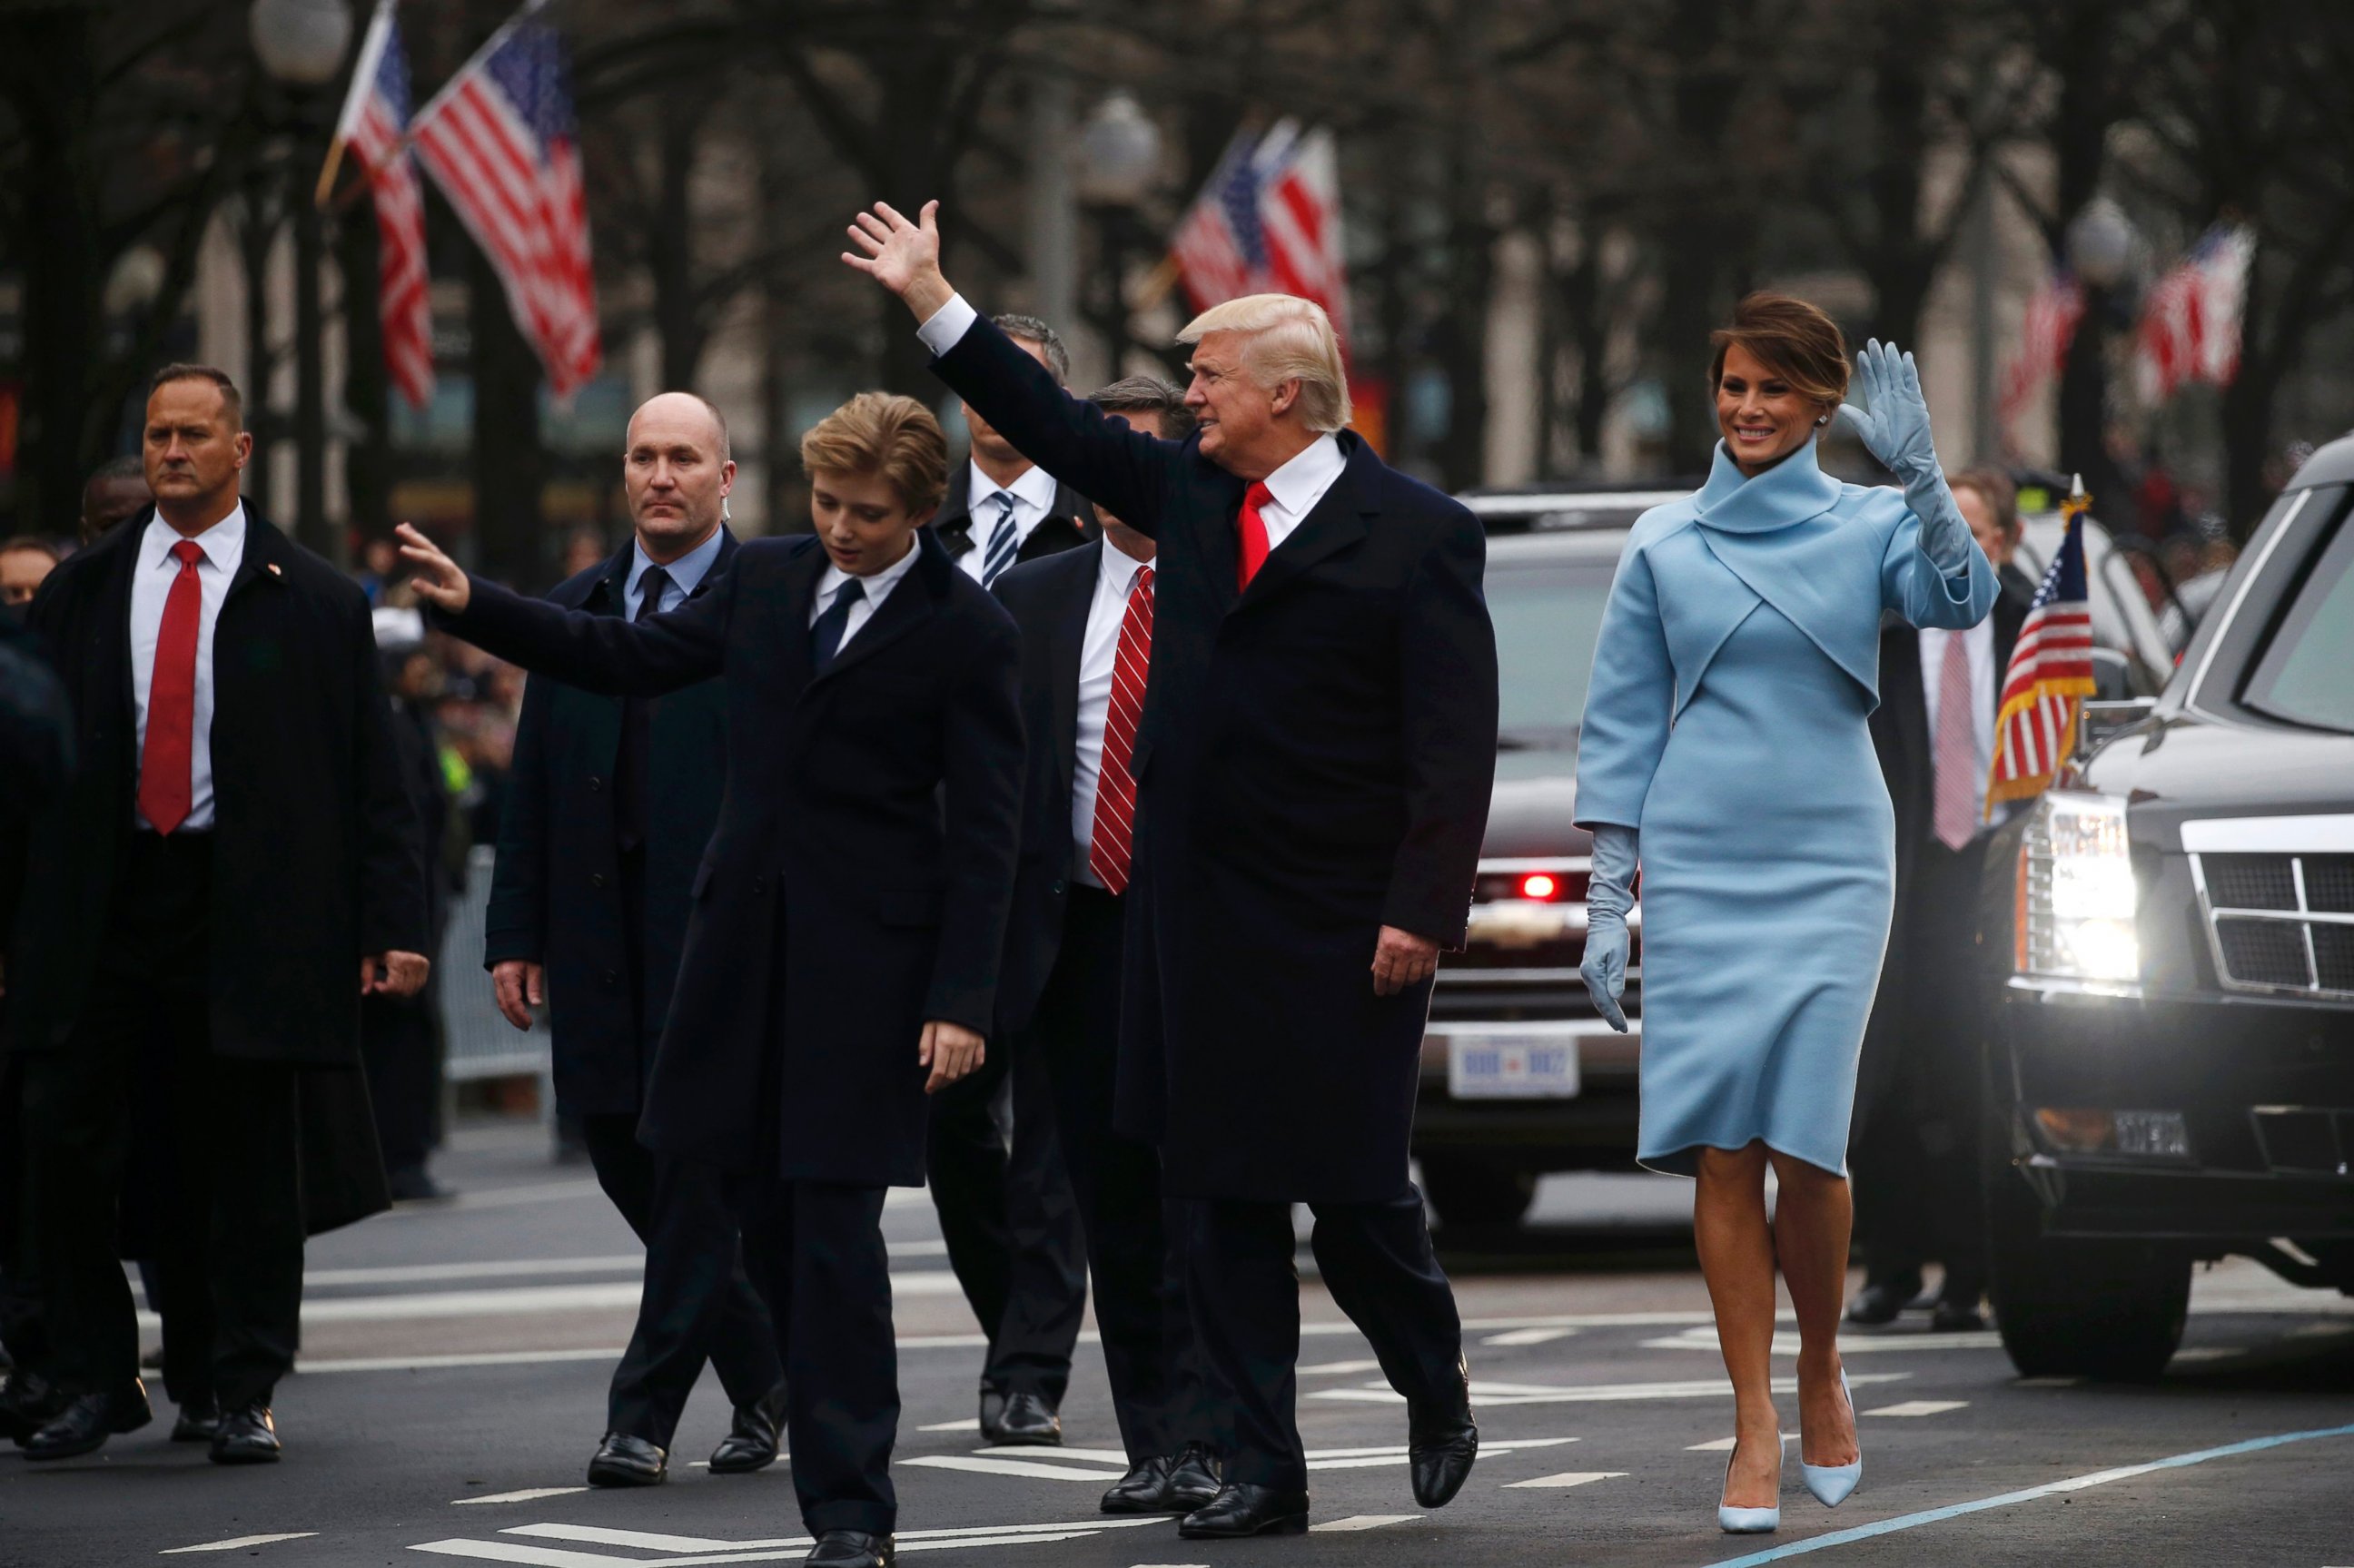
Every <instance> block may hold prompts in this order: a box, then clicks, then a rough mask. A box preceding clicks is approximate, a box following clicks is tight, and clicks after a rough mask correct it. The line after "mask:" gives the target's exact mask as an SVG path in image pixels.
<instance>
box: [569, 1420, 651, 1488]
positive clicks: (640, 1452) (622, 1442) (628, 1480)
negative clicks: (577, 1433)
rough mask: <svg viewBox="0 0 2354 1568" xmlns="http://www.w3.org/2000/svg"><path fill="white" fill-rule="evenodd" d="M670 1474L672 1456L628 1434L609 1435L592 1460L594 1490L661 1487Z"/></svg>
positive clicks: (589, 1477) (589, 1469) (592, 1484)
mask: <svg viewBox="0 0 2354 1568" xmlns="http://www.w3.org/2000/svg"><path fill="white" fill-rule="evenodd" d="M668 1474H670V1455H669V1454H668V1453H667V1452H665V1451H664V1450H663V1448H662V1447H660V1446H658V1445H655V1444H652V1443H649V1442H647V1441H646V1440H645V1439H644V1438H642V1437H632V1436H630V1435H629V1434H628V1433H626V1432H608V1433H606V1434H605V1440H604V1441H603V1442H602V1443H599V1444H598V1445H597V1452H596V1453H595V1454H594V1455H592V1456H591V1457H590V1458H589V1460H588V1484H589V1485H590V1486H592V1487H658V1486H660V1485H662V1480H663V1477H664V1476H667V1475H668Z"/></svg>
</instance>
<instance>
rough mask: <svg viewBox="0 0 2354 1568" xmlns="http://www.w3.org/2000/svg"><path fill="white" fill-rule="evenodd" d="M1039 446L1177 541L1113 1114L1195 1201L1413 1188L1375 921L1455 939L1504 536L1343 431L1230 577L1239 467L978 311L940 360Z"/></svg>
mask: <svg viewBox="0 0 2354 1568" xmlns="http://www.w3.org/2000/svg"><path fill="white" fill-rule="evenodd" d="M934 369H935V370H936V372H937V373H938V376H940V378H941V379H942V380H943V381H945V382H947V383H948V385H949V387H951V388H953V389H954V390H955V391H956V392H957V393H958V394H959V395H960V396H961V397H963V398H964V400H965V401H966V402H968V403H970V405H972V407H973V408H976V409H979V410H980V411H981V414H982V416H983V417H984V418H987V419H988V420H989V422H990V423H991V425H993V426H995V427H996V428H997V429H998V430H1000V431H1001V432H1002V433H1003V434H1004V436H1005V437H1006V439H1007V440H1010V441H1012V442H1013V446H1014V447H1015V449H1016V450H1020V451H1022V452H1023V453H1026V454H1027V455H1029V456H1030V457H1031V458H1032V459H1034V461H1036V462H1037V463H1038V464H1039V466H1041V467H1042V468H1044V469H1045V470H1046V471H1049V472H1050V473H1053V474H1055V476H1056V477H1057V478H1059V479H1061V480H1063V481H1064V482H1066V483H1068V484H1070V485H1072V486H1074V487H1075V488H1076V489H1078V490H1080V491H1082V492H1083V493H1086V494H1087V495H1090V496H1093V497H1096V498H1097V499H1098V500H1099V501H1100V502H1101V503H1103V504H1104V506H1106V507H1107V508H1108V509H1109V510H1110V511H1111V512H1112V513H1114V514H1116V515H1118V516H1119V518H1120V519H1121V520H1122V521H1124V522H1126V523H1128V524H1131V525H1132V526H1134V527H1136V528H1138V529H1139V530H1140V531H1141V532H1143V533H1145V534H1148V535H1152V536H1153V537H1155V538H1156V539H1158V541H1159V542H1160V554H1159V557H1158V559H1157V561H1156V563H1155V566H1156V572H1155V577H1154V585H1153V586H1154V598H1155V604H1154V618H1153V648H1152V670H1151V674H1150V679H1149V681H1148V682H1147V685H1146V695H1145V705H1144V715H1143V719H1142V723H1141V726H1140V730H1139V733H1138V737H1137V743H1136V753H1135V757H1134V759H1133V761H1132V763H1131V768H1132V769H1133V771H1134V772H1135V774H1136V776H1137V780H1138V796H1139V810H1140V820H1139V822H1138V824H1137V832H1136V844H1135V853H1136V870H1135V875H1134V878H1133V880H1132V881H1131V882H1130V884H1129V922H1130V924H1129V933H1128V945H1127V953H1128V967H1129V980H1128V985H1127V991H1126V998H1125V1001H1124V1003H1123V1012H1122V1021H1121V1032H1122V1040H1121V1061H1120V1078H1119V1095H1120V1106H1119V1111H1120V1125H1121V1128H1122V1130H1124V1131H1127V1132H1129V1134H1130V1135H1131V1136H1134V1137H1141V1138H1148V1139H1152V1140H1153V1141H1158V1142H1160V1143H1161V1150H1162V1156H1163V1159H1164V1161H1165V1163H1166V1167H1167V1172H1168V1183H1169V1188H1170V1191H1171V1192H1174V1193H1176V1194H1178V1195H1180V1196H1184V1197H1204V1198H1238V1199H1263V1200H1312V1201H1321V1202H1386V1201H1389V1200H1392V1199H1394V1198H1396V1197H1398V1196H1399V1194H1400V1193H1401V1192H1403V1191H1404V1190H1405V1186H1406V1150H1407V1143H1408V1140H1409V1139H1410V1136H1411V1134H1412V1130H1413V1125H1414V1101H1415V1093H1416V1086H1417V1082H1418V1076H1419V1071H1420V1059H1421V1048H1422V1033H1423V1023H1424V1021H1425V1018H1426V1013H1427V1011H1428V1008H1429V1004H1430V986H1429V984H1428V983H1427V982H1426V983H1424V984H1422V985H1419V986H1416V987H1413V988H1411V989H1410V990H1408V991H1405V992H1404V993H1402V994H1400V995H1396V996H1391V997H1380V996H1376V995H1375V994H1374V991H1373V975H1372V964H1373V951H1374V947H1375V944H1376V940H1377V938H1378V935H1379V931H1380V928H1381V927H1383V926H1385V925H1386V926H1395V927H1399V928H1401V929H1403V930H1405V931H1409V932H1413V933H1415V934H1416V935H1419V936H1422V937H1425V938H1431V939H1434V940H1436V941H1437V943H1438V944H1439V945H1440V946H1441V947H1442V948H1455V947H1459V946H1460V945H1461V944H1462V940H1463V933H1464V927H1465V924H1466V920H1467V917H1468V916H1469V906H1470V902H1471V885H1472V881H1473V877H1474V874H1475V873H1476V871H1477V868H1478V864H1479V842H1480V837H1481V834H1482V833H1483V832H1484V831H1485V829H1486V826H1487V820H1488V803H1489V796H1490V790H1491V789H1492V786H1493V781H1494V777H1495V765H1496V713H1497V692H1496V641H1495V631H1494V629H1493V627H1492V626H1491V625H1490V622H1489V619H1488V609H1487V604H1486V601H1485V599H1483V598H1482V597H1481V592H1480V573H1481V570H1482V567H1483V564H1484V561H1485V558H1486V541H1485V537H1484V535H1482V533H1481V531H1480V527H1479V522H1478V520H1477V519H1476V518H1474V517H1473V516H1472V515H1471V514H1470V513H1469V512H1468V511H1466V510H1465V509H1464V508H1463V507H1462V506H1460V505H1458V503H1455V502H1453V501H1450V500H1448V499H1447V497H1446V496H1443V495H1441V494H1439V493H1437V492H1436V491H1434V490H1432V489H1430V488H1429V487H1428V486H1426V485H1424V484H1421V483H1419V482H1416V481H1414V480H1412V479H1409V478H1407V477H1406V476H1405V475H1404V474H1401V473H1398V472H1397V471H1394V470H1393V469H1391V468H1389V467H1387V466H1385V465H1384V463H1383V462H1382V461H1381V460H1380V459H1379V458H1377V457H1376V456H1374V455H1373V450H1372V449H1371V448H1369V447H1367V446H1366V445H1365V444H1364V442H1363V441H1362V440H1359V439H1358V438H1357V437H1355V436H1353V435H1350V434H1343V435H1342V436H1341V450H1342V451H1343V453H1344V455H1345V458H1346V468H1345V470H1344V471H1343V472H1342V473H1341V476H1340V477H1339V478H1338V479H1337V480H1335V481H1334V482H1333V484H1332V486H1331V489H1330V490H1329V491H1327V492H1326V493H1325V495H1324V497H1323V499H1322V500H1321V501H1320V503H1318V504H1317V505H1316V507H1315V508H1314V509H1313V510H1312V511H1311V512H1310V514H1309V515H1308V516H1307V517H1306V518H1305V519H1303V520H1302V521H1301V522H1300V524H1299V527H1298V528H1297V529H1295V530H1294V531H1293V532H1292V533H1291V534H1290V535H1288V537H1287V538H1285V540H1284V541H1283V543H1282V544H1280V545H1278V546H1277V547H1276V548H1275V550H1274V551H1273V552H1272V553H1271V554H1270V555H1269V556H1267V562H1266V564H1265V565H1264V566H1263V567H1260V569H1259V571H1258V574H1257V577H1255V578H1254V579H1253V580H1252V582H1251V585H1250V588H1249V589H1248V591H1247V592H1238V591H1237V589H1236V588H1235V558H1236V553H1237V546H1236V544H1235V514H1236V513H1237V512H1238V511H1239V510H1240V509H1241V505H1242V500H1243V494H1244V491H1245V489H1246V486H1245V484H1244V482H1243V481H1242V480H1240V479H1237V478H1236V477H1235V476H1234V475H1233V474H1231V473H1228V472H1227V471H1225V470H1224V469H1222V468H1219V467H1218V466H1217V465H1216V464H1215V463H1214V462H1212V461H1209V460H1208V459H1206V458H1204V456H1203V455H1202V452H1201V445H1200V438H1199V436H1198V435H1197V436H1194V437H1193V438H1191V439H1189V440H1186V441H1185V442H1184V443H1183V444H1182V445H1180V444H1178V443H1175V442H1171V441H1162V440H1154V439H1153V438H1151V437H1150V436H1146V435H1142V434H1140V433H1138V432H1136V431H1134V430H1131V429H1129V428H1128V424H1127V422H1126V421H1125V420H1122V419H1118V418H1112V417H1109V416H1107V415H1105V414H1104V413H1102V412H1101V411H1100V410H1099V409H1097V408H1093V407H1091V406H1090V405H1088V404H1086V403H1082V402H1080V401H1078V400H1076V399H1075V398H1073V397H1070V396H1068V395H1067V394H1066V393H1065V392H1064V391H1063V389H1062V388H1061V387H1057V386H1056V385H1055V382H1054V378H1053V377H1052V376H1049V375H1048V374H1047V373H1046V372H1045V371H1044V369H1043V368H1042V367H1040V366H1039V365H1038V363H1037V362H1036V361H1035V360H1034V359H1032V358H1031V357H1030V356H1029V355H1026V354H1024V353H1023V351H1022V350H1021V349H1019V348H1017V347H1015V346H1014V344H1013V343H1012V342H1011V341H1010V340H1009V339H1008V338H1007V337H1006V336H1005V334H1003V333H1002V332H1000V331H999V330H998V329H997V328H996V327H994V326H992V325H991V323H988V322H987V321H979V322H976V323H974V324H973V326H972V327H971V329H970V331H969V332H967V333H966V334H965V335H964V337H963V338H962V339H961V340H960V342H959V343H958V344H956V345H955V346H954V347H953V348H951V349H950V350H949V352H948V353H947V354H946V355H942V356H941V357H940V358H939V359H938V360H937V361H936V362H935V364H934Z"/></svg>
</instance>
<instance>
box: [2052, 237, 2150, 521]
mask: <svg viewBox="0 0 2354 1568" xmlns="http://www.w3.org/2000/svg"><path fill="white" fill-rule="evenodd" d="M2140 244H2141V236H2140V233H2139V232H2138V231H2137V229H2136V228H2134V225H2133V219H2131V218H2130V217H2126V212H2125V209H2124V208H2123V207H2119V206H2118V205H2117V204H2116V203H2115V201H2113V200H2111V199H2110V198H2109V197H2107V196H2094V197H2093V198H2092V199H2091V200H2089V201H2087V202H2086V203H2085V204H2084V206H2083V207H2080V208H2078V209H2077V211H2076V216H2075V217H2072V218H2070V219H2069V220H2068V228H2067V232H2066V233H2065V235H2064V236H2063V237H2062V249H2063V250H2064V252H2065V253H2066V256H2067V259H2068V267H2069V270H2071V271H2073V273H2075V275H2076V281H2077V282H2078V283H2079V284H2080V285H2082V287H2083V291H2084V311H2083V313H2081V314H2080V315H2079V316H2078V318H2077V322H2076V334H2075V338H2074V341H2073V342H2072V343H2071V344H2069V353H2068V362H2067V364H2066V365H2065V366H2063V367H2062V370H2061V372H2060V460H2061V466H2062V468H2071V469H2074V470H2076V471H2078V472H2080V473H2082V474H2083V475H2084V479H2085V482H2086V483H2087V484H2088V485H2089V486H2090V488H2091V490H2092V493H2093V496H2094V504H2095V505H2097V506H2100V507H2103V508H2104V509H2105V512H2106V515H2107V516H2108V517H2109V518H2110V519H2111V521H2112V524H2114V523H2115V520H2116V519H2119V518H2121V517H2123V516H2124V515H2125V514H2126V509H2127V508H2126V497H2125V496H2124V495H2122V494H2120V493H2118V490H2119V487H2120V485H2121V484H2122V482H2123V481H2122V479H2121V477H2120V476H2119V474H2118V472H2117V467H2116V464H2115V462H2114V461H2111V460H2110V456H2109V377H2108V342H2109V336H2110V334H2112V333H2113V332H2115V331H2119V330H2122V329H2124V328H2126V327H2127V326H2129V325H2130V324H2131V323H2132V320H2133V317H2132V306H2133V294H2134V291H2135V278H2134V261H2135V257H2136V254H2137V251H2138V250H2139V249H2140Z"/></svg>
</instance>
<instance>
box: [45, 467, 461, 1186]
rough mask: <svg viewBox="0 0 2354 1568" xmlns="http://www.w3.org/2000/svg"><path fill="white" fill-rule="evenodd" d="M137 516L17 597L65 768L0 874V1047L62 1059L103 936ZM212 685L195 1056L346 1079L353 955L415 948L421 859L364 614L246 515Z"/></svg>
mask: <svg viewBox="0 0 2354 1568" xmlns="http://www.w3.org/2000/svg"><path fill="white" fill-rule="evenodd" d="M153 515H154V509H153V508H152V507H151V508H150V509H148V510H147V511H145V512H143V513H141V514H139V515H138V516H137V517H134V518H133V519H132V520H131V521H130V522H129V523H128V524H124V525H123V526H122V527H119V528H116V529H114V530H112V531H111V533H109V534H108V535H106V536H105V537H104V538H101V540H99V542H98V543H96V544H94V545H92V546H90V547H89V548H88V549H85V550H82V551H80V552H79V553H78V554H76V555H74V556H71V557H69V559H67V560H66V561H64V562H63V563H61V564H60V565H59V566H58V568H57V570H56V571H54V572H52V573H50V574H49V577H48V581H47V582H46V583H44V584H43V585H42V587H41V591H40V594H39V596H38V597H37V598H36V599H34V601H33V607H32V610H31V613H30V617H29V624H30V625H31V627H32V629H33V630H34V631H35V632H36V633H37V634H38V635H39V636H40V637H41V638H42V639H43V640H44V641H45V642H46V644H47V646H48V649H49V651H50V652H51V655H52V657H53V659H54V661H55V664H56V668H57V671H58V677H59V678H60V679H61V680H62V681H64V682H65V683H66V686H67V690H68V695H69V697H70V699H71V700H72V703H73V706H74V714H75V745H76V749H77V752H78V753H79V756H80V766H79V768H78V770H77V772H76V774H75V778H74V781H73V783H72V785H71V787H70V788H69V789H68V790H67V791H66V793H65V795H64V797H63V798H62V799H61V800H58V802H57V803H56V804H54V805H53V806H51V807H50V808H49V809H48V810H47V811H45V812H43V813H42V814H41V815H39V816H38V817H37V818H36V819H35V820H34V822H33V825H32V830H31V832H30V833H29V834H28V835H27V837H26V841H25V842H22V843H20V844H12V845H10V846H9V849H10V851H11V852H12V853H10V854H9V855H8V856H7V862H8V863H7V864H6V866H5V869H0V897H4V898H5V901H6V903H5V906H6V907H7V908H8V909H10V910H11V911H12V912H13V914H14V916H15V931H14V935H13V938H12V939H11V941H10V943H9V947H8V954H7V959H8V1007H7V1021H6V1039H7V1042H8V1044H9V1047H10V1048H11V1049H13V1050H16V1051H35V1052H40V1051H57V1050H61V1049H64V1048H65V1047H66V1045H67V1044H68V1042H69V1039H70V1037H71V1034H72V1032H73V1026H74V1021H75V1018H76V1016H77V1015H78V1013H79V1012H80V1009H81V1006H82V1003H83V1001H84V998H85V997H86V995H87V994H88V991H89V989H90V977H91V975H92V974H93V973H94V972H95V969H96V967H97V963H98V953H99V945H100V944H101V942H102V941H103V940H104V939H105V932H106V926H107V913H108V908H109V906H110V904H111V900H112V898H113V895H114V888H115V882H116V877H117V874H118V869H119V866H120V864H121V861H122V853H123V851H124V849H125V847H126V846H127V845H128V843H129V842H130V838H131V833H132V830H133V792H134V790H135V789H136V779H137V757H136V748H137V740H136V736H137V726H136V722H135V715H134V710H133V702H132V684H131V681H132V675H131V650H130V625H131V576H132V571H133V567H135V565H136V563H137V561H138V557H139V541H140V539H141V536H142V535H144V534H145V533H146V531H147V522H148V519H149V518H150V517H152V516H153ZM213 691H214V706H213V723H212V730H211V745H212V770H213V791H214V811H215V825H214V829H213V835H214V871H213V880H212V900H213V903H212V929H211V957H210V963H211V967H212V1010H211V1017H210V1020H209V1023H210V1032H211V1044H212V1050H213V1052H214V1053H215V1054H217V1055H223V1056H237V1057H243V1058H246V1059H249V1060H254V1061H270V1062H288V1063H296V1064H302V1065H314V1066H331V1067H355V1066H356V1065H358V1061H359V1028H360V994H359V960H360V959H361V957H362V956H363V955H365V954H369V953H376V952H382V951H385V950H387V949H398V950H401V951H408V952H425V951H426V950H427V946H428V943H427V934H426V911H425V846H424V843H423V840H422V834H421V832H420V830H419V825H418V821H417V813H416V811H415V809H414V808H413V807H412V806H411V804H410V802H409V799H408V790H407V789H406V788H405V787H404V786H403V784H402V781H401V778H400V774H399V770H398V764H397V762H396V760H395V755H394V750H393V742H392V735H391V727H390V726H391V723H392V715H391V710H390V708H389V707H388V706H387V703H386V700H385V694H384V688H383V685H382V683H381V681H380V679H379V675H378V671H377V662H376V635H375V630H374V627H373V626H372V624H371V622H370V620H369V615H368V605H367V600H366V598H365V597H363V596H362V594H361V593H360V590H359V588H358V586H357V585H356V584H355V583H353V582H352V581H351V580H350V579H349V578H347V577H345V576H344V575H343V574H342V573H340V572H338V571H336V570H335V569H334V567H331V566H329V565H328V564H327V563H326V562H325V561H323V560H321V559H320V558H319V557H318V556H314V555H313V554H312V553H311V552H310V551H308V550H305V549H303V548H302V546H299V545H296V544H295V543H293V541H292V540H290V539H288V538H287V537H286V536H285V535H283V534H281V533H280V532H279V531H278V530H277V529H275V528H273V527H271V526H270V524H268V523H266V522H264V521H263V520H262V519H261V518H260V516H259V515H257V514H255V513H254V511H253V510H252V508H250V507H248V508H247V510H246V535H245V553H244V557H243V559H242V560H241V561H240V562H239V566H238V569H237V572H236V575H235V576H234V577H231V578H230V581H229V586H228V594H227V596H226V597H225V599H223V602H222V605H221V610H220V619H219V620H218V621H217V623H216V626H215V629H214V632H213ZM368 1155H369V1158H370V1159H373V1158H374V1149H373V1144H372V1142H371V1146H370V1149H369V1151H368Z"/></svg>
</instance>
